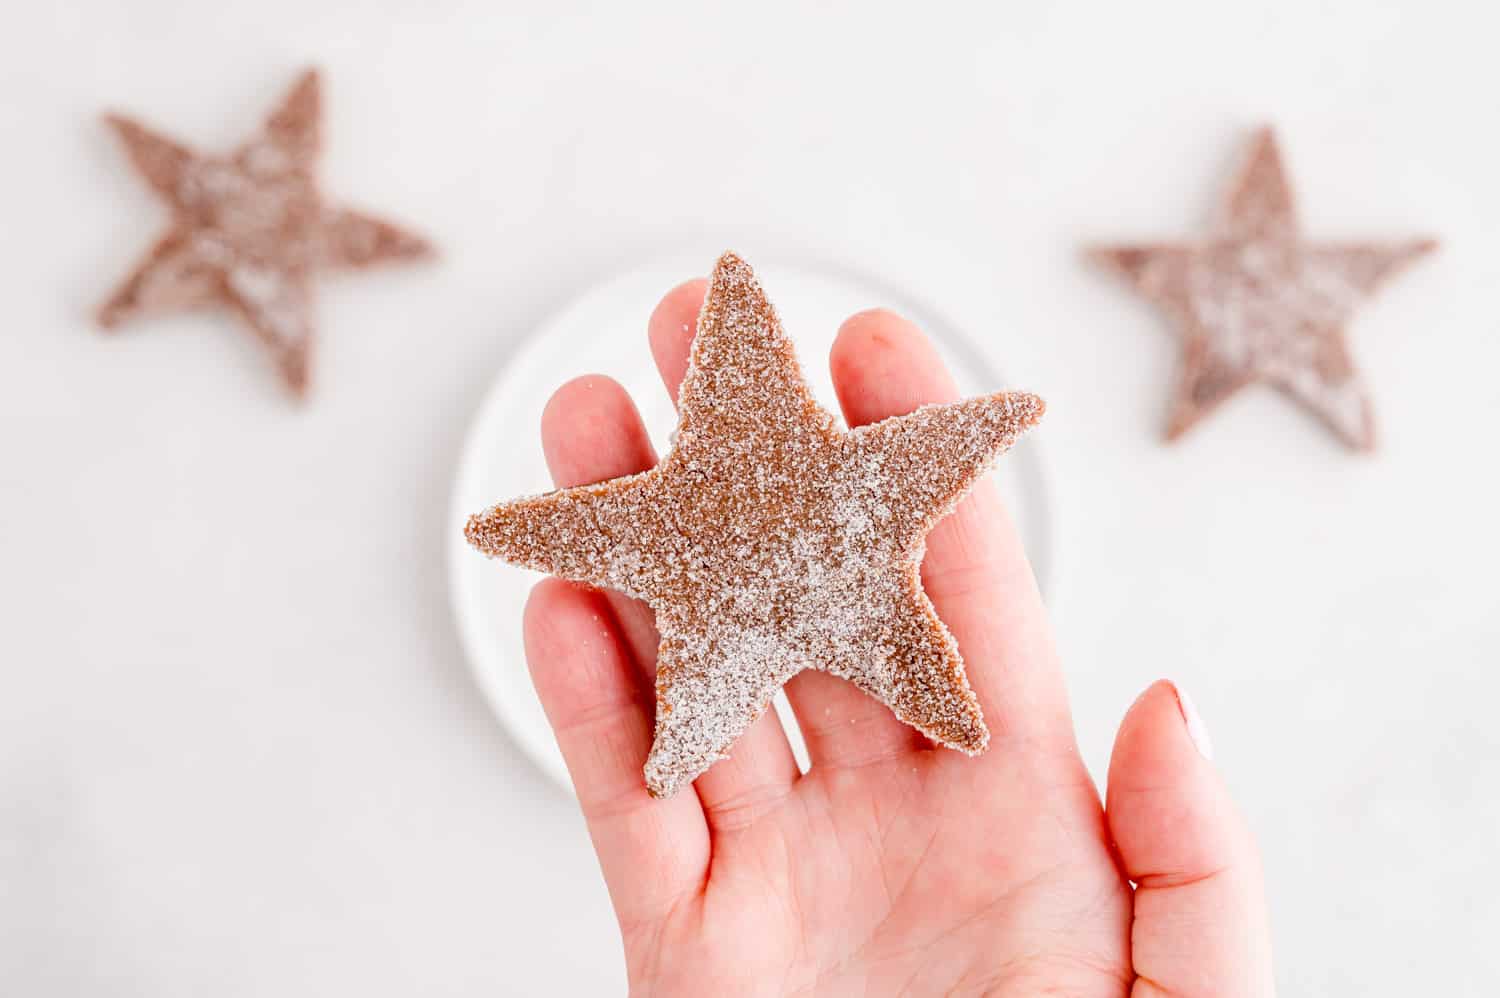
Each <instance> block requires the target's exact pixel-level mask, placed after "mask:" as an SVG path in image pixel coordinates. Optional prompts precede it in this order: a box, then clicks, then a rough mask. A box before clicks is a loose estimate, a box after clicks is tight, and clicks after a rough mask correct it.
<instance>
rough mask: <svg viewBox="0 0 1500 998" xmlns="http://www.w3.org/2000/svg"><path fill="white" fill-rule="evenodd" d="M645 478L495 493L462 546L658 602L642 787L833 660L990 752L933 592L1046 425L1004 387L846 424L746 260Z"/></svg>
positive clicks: (940, 735) (896, 704) (723, 273)
mask: <svg viewBox="0 0 1500 998" xmlns="http://www.w3.org/2000/svg"><path fill="white" fill-rule="evenodd" d="M678 408H679V424H678V430H677V434H676V440H675V444H674V445H673V447H672V450H671V452H670V453H669V454H668V455H667V456H666V458H665V459H663V461H662V462H661V464H659V465H658V466H657V467H656V468H654V469H652V470H651V471H647V472H644V473H642V474H638V475H632V476H629V477H625V478H618V479H614V480H612V481H608V482H603V483H600V484H597V485H587V486H582V487H579V488H571V489H564V490H561V491H558V492H553V493H550V494H547V495H543V496H537V497H534V498H528V499H522V500H519V501H516V502H511V503H502V504H501V505H498V506H495V507H493V508H492V509H489V510H487V511H485V512H483V513H480V514H478V515H476V516H474V517H471V518H470V520H469V522H468V525H467V526H466V528H465V536H466V537H467V538H468V540H469V542H470V543H471V544H473V545H474V546H475V547H476V548H478V549H479V550H480V551H482V552H484V553H485V554H487V555H490V556H492V557H496V558H501V559H504V560H505V561H508V562H511V563H513V564H516V565H521V566H524V567H526V568H530V569H535V570H537V571H541V572H548V573H551V574H553V575H558V576H561V577H563V578H565V579H570V580H573V581H575V582H582V583H588V584H590V585H597V586H605V587H608V588H611V589H616V590H619V591H621V592H624V593H627V594H629V595H631V596H634V597H636V598H638V599H641V600H643V601H645V602H646V603H648V604H649V605H650V606H651V607H652V608H653V609H655V611H656V617H657V626H658V628H659V630H660V632H661V645H660V648H659V649H658V655H657V681H656V707H657V709H656V735H655V741H654V743H653V745H652V747H651V753H650V756H649V758H648V759H647V761H646V766H645V779H646V786H647V788H648V789H649V790H650V792H651V793H652V794H653V795H655V796H657V797H666V796H670V795H671V794H673V793H675V792H677V791H678V790H679V789H680V788H681V787H682V786H683V785H684V784H686V783H689V782H691V781H692V780H693V779H695V778H696V777H697V776H698V775H699V774H701V773H702V772H703V771H704V770H706V769H707V768H708V767H709V766H711V765H713V763H714V762H716V761H717V760H719V759H721V758H724V756H725V753H726V752H727V751H728V750H729V747H730V745H731V744H732V743H733V742H734V741H735V739H736V738H738V737H739V736H740V735H741V734H742V733H743V732H744V731H745V730H746V729H747V728H748V727H749V726H750V724H751V723H752V722H754V721H755V719H756V718H758V717H759V716H760V715H761V714H762V713H763V712H764V711H765V709H766V707H767V706H768V705H769V703H770V701H771V699H772V697H774V696H775V694H776V692H777V691H778V690H779V689H780V688H781V686H782V684H784V683H785V682H786V681H787V680H788V679H790V678H791V677H792V676H794V675H796V674H797V673H798V672H800V671H802V670H803V669H821V670H823V671H825V672H829V673H832V674H833V675H835V676H839V677H840V678H843V679H846V680H848V681H850V682H852V683H854V684H855V685H856V686H858V687H859V688H860V689H862V690H864V691H865V692H866V693H868V694H869V695H870V696H873V697H875V698H877V699H879V700H880V701H882V702H883V703H885V704H887V705H888V706H889V707H890V708H891V710H892V711H893V712H894V713H895V714H896V716H897V717H899V718H900V719H901V720H902V721H904V722H906V723H907V724H909V725H911V726H912V727H914V728H916V729H918V730H919V731H921V732H922V733H924V734H925V735H927V736H928V737H930V738H932V739H933V740H934V741H936V742H938V743H940V744H942V745H946V746H948V747H950V748H954V749H957V750H959V751H962V752H966V753H969V754H976V753H978V752H981V751H983V750H984V748H985V747H986V745H987V744H988V742H989V732H988V730H987V729H986V727H985V723H984V718H983V714H982V712H981V710H980V706H979V703H978V701H977V699H976V698H975V696H974V693H973V690H972V689H971V688H970V686H969V683H968V680H967V679H966V678H965V675H964V665H963V660H962V658H961V657H960V656H959V650H958V647H957V645H956V644H955V642H954V640H953V636H952V635H951V634H950V633H949V632H948V629H947V628H946V627H944V626H943V623H942V621H940V620H939V619H938V617H937V614H936V612H935V611H934V609H933V606H932V603H931V602H930V601H929V600H928V598H927V596H926V594H925V593H924V592H923V591H922V587H921V582H920V579H919V576H918V567H919V564H920V562H921V559H922V554H923V550H924V545H925V539H926V536H927V533H928V531H930V530H931V529H932V527H933V526H934V525H935V524H936V523H937V522H938V520H940V519H941V518H942V517H943V516H945V515H946V514H947V513H949V512H950V511H951V510H952V509H953V508H954V506H955V505H957V503H958V501H959V500H960V499H961V498H962V497H963V495H964V494H965V493H966V492H967V491H968V489H969V488H970V487H971V486H972V485H973V484H974V483H975V482H976V481H977V480H978V479H979V478H980V476H982V475H983V474H984V472H985V471H986V470H987V469H988V468H989V467H990V465H991V463H992V462H993V461H994V459H995V458H996V457H997V456H998V455H999V454H1000V453H1001V452H1003V451H1004V450H1006V449H1007V448H1008V447H1010V445H1011V444H1012V443H1014V442H1015V440H1016V438H1017V437H1018V436H1020V434H1021V433H1023V432H1024V431H1025V430H1026V429H1028V428H1029V427H1031V426H1033V425H1034V424H1035V423H1036V422H1037V421H1038V420H1039V419H1040V418H1041V416H1042V412H1043V409H1044V405H1043V403H1042V400H1041V399H1039V398H1037V397H1036V396H1034V395H1028V394H1025V393H1000V394H995V395H988V396H984V397H981V398H974V399H968V400H965V401H962V402H956V403H952V404H947V405H932V406H925V407H923V408H920V409H918V410H916V411H915V412H913V413H910V414H908V415H905V416H899V417H895V418H891V419H887V420H884V421H882V422H879V423H874V424H871V425H869V426H862V427H859V428H857V429H855V430H852V431H845V430H843V429H842V428H841V425H840V424H839V422H838V421H837V420H836V419H835V418H834V416H832V415H831V414H830V413H828V412H827V411H825V410H824V409H823V408H822V407H821V406H819V405H818V403H817V402H816V401H815V400H814V398H813V397H812V394H811V392H810V390H809V388H808V386H807V383H806V382H805V381H804V379H803V377H802V373H801V370H800V369H799V367H798V365H797V362H796V358H795V357H794V355H793V351H792V346H791V343H790V341H789V340H788V339H787V337H786V335H785V333H784V332H783V331H782V328H781V324H780V321H779V320H778V319H777V317H776V313H775V311H774V310H773V309H772V307H771V305H770V303H769V302H768V301H767V300H766V297H765V295H764V293H763V292H762V291H761V288H760V285H759V284H758V283H757V282H756V280H755V277H754V275H753V274H752V272H751V270H750V267H749V266H748V265H747V264H746V263H745V262H744V261H743V260H741V259H739V258H738V257H736V256H734V255H733V254H726V255H725V256H724V257H722V258H721V259H720V260H719V261H718V264H717V265H716V266H715V268H714V272H713V275H712V278H711V280H710V283H709V289H708V294H707V298H706V300H705V301H704V304H703V310H702V313H701V314H700V316H699V319H698V331H697V335H696V337H695V339H694V341H693V347H692V356H691V359H690V363H689V367H688V371H687V375H686V378H685V379H684V381H683V384H682V389H681V392H680V395H679V398H678Z"/></svg>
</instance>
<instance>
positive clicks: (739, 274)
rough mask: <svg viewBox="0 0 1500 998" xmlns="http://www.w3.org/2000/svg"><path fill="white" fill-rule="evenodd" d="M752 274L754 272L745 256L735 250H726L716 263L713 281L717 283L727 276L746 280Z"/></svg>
mask: <svg viewBox="0 0 1500 998" xmlns="http://www.w3.org/2000/svg"><path fill="white" fill-rule="evenodd" d="M752 276H753V272H752V271H751V270H750V265H749V264H748V263H746V262H745V258H744V257H742V256H740V255H739V254H738V253H736V252H734V251H733V250H725V251H724V252H723V253H722V254H720V255H719V259H718V260H717V261H715V263H714V271H713V283H715V284H717V283H719V282H720V281H721V280H723V279H724V278H726V277H733V278H739V279H740V280H745V279H748V278H750V277H752Z"/></svg>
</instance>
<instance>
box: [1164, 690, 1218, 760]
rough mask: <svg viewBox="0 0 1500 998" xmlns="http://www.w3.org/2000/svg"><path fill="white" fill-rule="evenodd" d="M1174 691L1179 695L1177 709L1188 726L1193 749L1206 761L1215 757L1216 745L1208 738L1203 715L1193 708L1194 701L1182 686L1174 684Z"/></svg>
mask: <svg viewBox="0 0 1500 998" xmlns="http://www.w3.org/2000/svg"><path fill="white" fill-rule="evenodd" d="M1172 691H1173V692H1174V693H1176V694H1177V709H1178V710H1180V711H1181V712H1182V723H1183V724H1184V725H1186V726H1187V733H1188V738H1190V739H1192V742H1193V748H1195V749H1197V750H1198V754H1199V755H1201V756H1203V758H1205V759H1212V758H1213V757H1214V743H1213V740H1212V739H1210V738H1209V737H1208V728H1207V726H1205V725H1204V723H1203V715H1201V714H1199V713H1198V708H1197V707H1194V706H1193V700H1192V698H1191V697H1189V696H1188V695H1187V693H1186V692H1184V691H1183V689H1182V687H1181V686H1178V685H1177V684H1176V683H1173V684H1172Z"/></svg>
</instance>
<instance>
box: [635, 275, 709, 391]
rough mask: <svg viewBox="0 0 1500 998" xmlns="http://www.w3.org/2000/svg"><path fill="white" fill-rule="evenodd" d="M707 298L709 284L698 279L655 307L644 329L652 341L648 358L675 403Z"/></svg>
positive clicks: (681, 286)
mask: <svg viewBox="0 0 1500 998" xmlns="http://www.w3.org/2000/svg"><path fill="white" fill-rule="evenodd" d="M706 294H708V281H706V280H704V279H703V278H701V277H700V278H697V279H696V280H692V281H688V282H687V283H686V284H679V285H678V286H677V287H675V288H673V289H672V290H671V291H668V292H667V296H666V297H665V298H663V299H662V300H661V304H659V305H657V306H656V311H654V312H652V313H651V322H650V324H649V326H648V327H647V329H646V335H647V338H648V339H649V340H650V341H651V356H652V358H653V359H654V360H655V361H656V369H657V371H659V372H661V380H662V384H664V385H666V386H667V394H668V395H670V396H672V401H673V402H674V403H675V402H676V401H677V390H678V389H679V388H681V387H682V379H683V377H684V376H685V375H686V374H687V368H688V355H689V353H690V352H691V351H692V348H693V334H694V333H695V332H697V330H698V312H699V311H700V310H701V309H702V308H703V296H704V295H706Z"/></svg>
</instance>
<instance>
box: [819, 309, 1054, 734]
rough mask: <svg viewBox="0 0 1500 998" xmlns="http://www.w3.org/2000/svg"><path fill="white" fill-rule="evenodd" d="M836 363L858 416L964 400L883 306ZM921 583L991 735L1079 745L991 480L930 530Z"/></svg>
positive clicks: (857, 321) (853, 330) (1031, 584)
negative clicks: (952, 643) (953, 643)
mask: <svg viewBox="0 0 1500 998" xmlns="http://www.w3.org/2000/svg"><path fill="white" fill-rule="evenodd" d="M829 363H830V366H831V367H832V370H833V384H834V389H835V390H836V391H837V392H838V396H839V401H840V403H841V404H842V405H843V408H844V412H845V414H846V416H847V418H848V420H849V422H850V423H852V424H859V423H867V422H871V421H873V420H876V419H881V418H884V417H886V416H890V415H894V414H899V413H908V412H911V411H912V410H913V409H916V408H917V407H918V406H921V405H926V404H929V403H934V402H951V401H953V400H954V399H956V398H958V390H957V388H956V386H955V385H954V383H953V379H952V377H951V376H950V375H949V374H948V371H947V368H946V367H945V366H944V364H943V361H942V358H941V357H939V356H938V353H937V351H936V350H935V349H934V348H933V345H932V343H931V342H930V341H929V340H928V339H927V337H925V336H924V335H922V332H921V330H919V329H918V328H917V327H916V326H915V325H914V324H913V323H911V322H909V321H907V320H906V319H903V318H901V317H900V316H898V315H895V314H894V313H891V312H887V311H884V310H879V309H877V310H874V311H869V312H861V313H860V314H859V315H856V316H854V317H853V318H851V319H849V321H847V322H845V323H844V325H843V327H842V328H841V329H840V330H839V335H838V339H837V340H835V341H834V345H833V351H832V354H831V356H830V359H829ZM1000 470H1001V473H1002V474H1003V473H1004V461H1003V460H1002V462H1001V466H1000ZM922 585H923V588H924V589H925V590H926V592H927V595H928V597H929V598H930V599H931V600H932V603H933V606H934V607H936V609H937V613H938V616H939V617H940V618H941V619H942V621H943V623H944V624H946V625H947V626H948V629H949V630H950V631H952V632H953V636H954V638H955V639H957V641H958V648H959V652H960V653H961V654H962V655H963V658H964V663H965V668H966V671H967V673H968V677H969V683H970V684H971V685H972V686H973V687H974V692H975V693H976V694H977V695H978V697H979V702H980V705H981V707H982V708H983V709H984V714H985V720H986V722H987V723H988V725H989V728H990V732H991V734H992V735H993V736H994V738H996V739H997V740H998V741H1002V742H1003V741H1006V740H1015V739H1025V740H1033V739H1047V740H1051V741H1055V742H1056V743H1057V744H1058V745H1060V746H1066V747H1067V750H1068V751H1069V752H1072V751H1073V749H1072V746H1073V726H1072V721H1071V719H1070V717H1069V714H1068V701H1067V691H1066V689H1065V687H1064V685H1063V677H1062V669H1061V666H1060V664H1059V662H1058V659H1057V652H1056V649H1055V648H1054V647H1053V645H1052V637H1051V631H1050V628H1049V627H1048V624H1047V615H1046V610H1045V608H1044V607H1043V605H1042V599H1041V596H1040V594H1039V593H1038V592H1037V588H1036V581H1035V580H1034V579H1033V577H1032V574H1031V566H1030V565H1029V564H1028V563H1027V561H1026V553H1025V551H1024V550H1023V549H1022V547H1021V539H1020V536H1019V535H1018V534H1017V533H1016V528H1015V525H1014V524H1013V523H1012V522H1011V520H1010V516H1009V514H1008V513H1007V512H1006V509H1005V506H1004V504H1003V503H1002V502H1001V501H1000V497H999V494H998V493H997V492H996V491H995V487H994V484H993V483H992V482H990V481H987V480H985V481H981V482H979V483H978V484H977V485H976V486H975V487H974V489H973V491H972V492H970V493H969V495H968V496H967V497H966V498H965V499H964V501H963V502H961V503H959V505H958V508H957V509H955V510H954V511H953V513H952V514H951V515H949V516H948V517H946V518H945V519H944V520H943V521H942V522H940V523H939V524H938V525H937V526H936V527H935V528H933V530H932V533H931V534H929V535H928V538H927V555H926V557H925V558H924V559H923V561H922Z"/></svg>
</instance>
